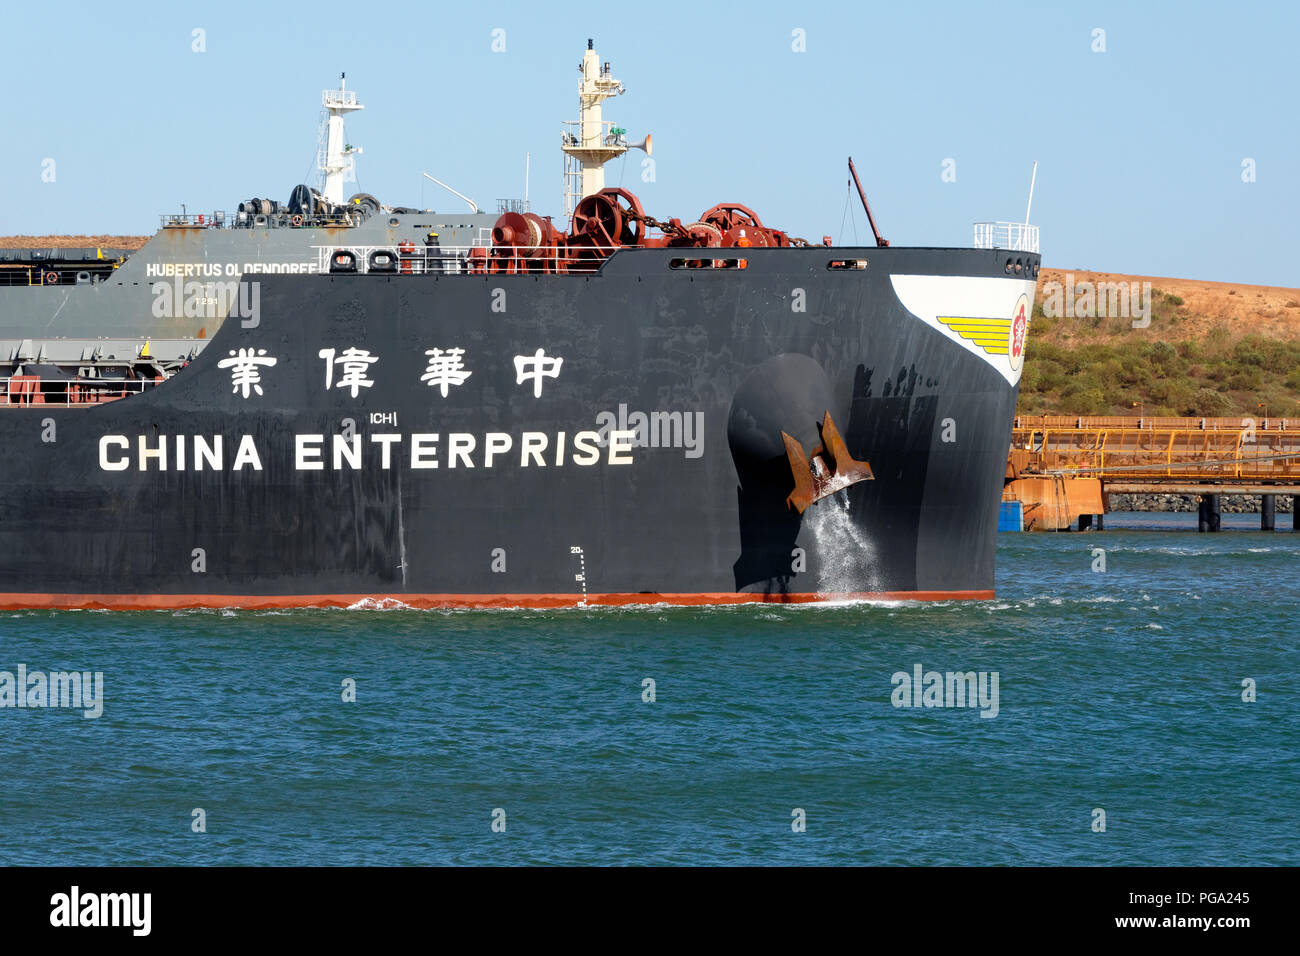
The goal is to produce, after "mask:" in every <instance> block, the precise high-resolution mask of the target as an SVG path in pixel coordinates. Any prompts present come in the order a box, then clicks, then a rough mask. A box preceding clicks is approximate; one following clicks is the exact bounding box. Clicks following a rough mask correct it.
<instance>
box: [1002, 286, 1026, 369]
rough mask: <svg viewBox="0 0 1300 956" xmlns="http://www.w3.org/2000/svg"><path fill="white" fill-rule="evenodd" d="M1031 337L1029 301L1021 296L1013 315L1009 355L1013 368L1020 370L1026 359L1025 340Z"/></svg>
mask: <svg viewBox="0 0 1300 956" xmlns="http://www.w3.org/2000/svg"><path fill="white" fill-rule="evenodd" d="M1028 335H1029V299H1028V297H1027V296H1024V295H1021V297H1020V301H1018V302H1017V303H1016V308H1015V311H1013V312H1012V313H1011V336H1010V341H1009V342H1008V343H1007V345H1008V353H1009V355H1010V358H1011V367H1012V368H1013V369H1017V370H1018V369H1019V368H1020V363H1021V362H1022V361H1024V358H1025V338H1026V337H1027V336H1028Z"/></svg>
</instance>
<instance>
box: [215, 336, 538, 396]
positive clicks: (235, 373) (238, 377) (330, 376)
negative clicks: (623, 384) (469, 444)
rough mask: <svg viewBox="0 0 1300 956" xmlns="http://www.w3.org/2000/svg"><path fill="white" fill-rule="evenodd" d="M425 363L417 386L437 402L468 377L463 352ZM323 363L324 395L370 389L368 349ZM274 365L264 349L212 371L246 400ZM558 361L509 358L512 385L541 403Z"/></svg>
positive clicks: (430, 354)
mask: <svg viewBox="0 0 1300 956" xmlns="http://www.w3.org/2000/svg"><path fill="white" fill-rule="evenodd" d="M424 354H425V356H426V357H427V359H428V362H427V364H426V366H425V369H424V374H423V375H421V376H420V381H421V382H424V384H426V385H428V386H429V387H430V388H436V389H437V390H438V391H439V392H440V393H441V395H442V397H443V398H446V397H448V396H449V395H450V394H451V389H453V388H456V387H459V386H461V385H464V384H465V381H466V379H468V378H469V377H470V376H471V375H473V374H474V373H473V372H472V371H471V370H470V369H469V368H467V367H466V366H465V350H464V349H463V348H459V347H456V348H448V349H443V348H432V349H426V350H425V352H424ZM316 355H317V357H318V358H320V359H322V360H323V361H324V363H325V390H326V391H329V390H330V389H331V388H341V389H344V390H345V391H348V392H350V393H351V395H352V397H353V398H357V397H359V396H360V394H361V389H363V388H373V387H374V384H375V382H374V379H372V378H371V377H370V371H371V368H372V366H374V364H375V363H376V362H378V361H379V356H378V355H374V354H372V353H371V352H370V350H369V349H359V348H356V347H355V346H350V347H348V348H346V349H343V350H342V351H338V350H336V349H332V348H327V349H321V350H320V351H318V352H317V353H316ZM278 361H279V360H278V359H276V358H275V357H274V356H271V355H268V354H267V350H266V349H252V348H242V349H238V350H235V349H232V350H231V351H230V358H224V359H222V360H221V361H220V362H218V363H217V368H222V369H226V368H228V369H230V376H231V392H232V393H234V394H237V395H241V396H242V397H243V398H245V399H247V398H249V397H251V395H252V394H253V393H254V392H256V393H257V394H258V395H261V394H263V392H262V384H261V383H262V374H261V373H262V370H263V369H269V368H272V367H274V366H275V365H276V363H277V362H278ZM563 364H564V359H563V358H562V357H561V356H558V355H547V354H546V350H545V349H542V348H539V349H538V350H537V351H536V352H534V353H533V354H532V355H516V356H515V357H514V368H515V384H516V385H525V384H528V383H531V384H532V392H533V398H541V397H542V389H543V384H544V380H545V379H548V378H552V379H556V378H559V377H560V368H561V366H563Z"/></svg>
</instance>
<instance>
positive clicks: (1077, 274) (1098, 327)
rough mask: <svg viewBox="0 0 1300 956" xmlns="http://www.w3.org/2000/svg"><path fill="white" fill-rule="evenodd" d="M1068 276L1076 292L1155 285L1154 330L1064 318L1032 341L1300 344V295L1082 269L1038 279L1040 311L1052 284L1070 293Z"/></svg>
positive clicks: (1040, 327) (1039, 328)
mask: <svg viewBox="0 0 1300 956" xmlns="http://www.w3.org/2000/svg"><path fill="white" fill-rule="evenodd" d="M1067 273H1069V274H1070V275H1072V276H1073V277H1074V283H1075V286H1076V288H1077V287H1078V285H1079V284H1080V283H1082V282H1091V283H1093V284H1094V285H1095V284H1096V283H1101V282H1123V283H1134V282H1136V283H1139V285H1140V284H1141V283H1144V282H1149V283H1151V290H1152V296H1151V298H1152V303H1153V308H1152V312H1153V315H1152V323H1151V325H1150V326H1149V327H1148V328H1144V329H1135V328H1133V325H1132V321H1131V318H1130V319H1128V320H1125V319H1124V318H1123V317H1119V318H1118V320H1117V319H1111V318H1103V319H1102V320H1101V321H1100V322H1095V321H1093V320H1092V319H1090V318H1087V317H1084V318H1072V317H1069V316H1063V317H1060V318H1058V319H1057V320H1056V321H1052V320H1051V319H1050V318H1049V319H1048V321H1046V322H1043V321H1038V320H1037V319H1036V320H1035V323H1034V325H1033V327H1032V328H1031V329H1030V336H1031V338H1033V339H1040V340H1045V341H1051V342H1065V341H1070V340H1075V341H1102V340H1104V341H1109V342H1114V341H1115V339H1116V337H1117V336H1119V337H1126V336H1133V337H1134V338H1135V339H1137V340H1143V339H1148V338H1151V337H1153V336H1157V335H1159V336H1163V337H1165V338H1169V337H1171V336H1172V337H1174V338H1178V339H1185V338H1187V339H1196V340H1201V339H1204V338H1206V337H1208V336H1211V335H1214V336H1216V337H1217V336H1222V335H1227V336H1228V338H1229V339H1234V340H1235V339H1237V338H1240V337H1241V336H1244V335H1260V336H1266V337H1269V338H1278V339H1286V340H1295V339H1300V289H1289V288H1285V287H1281V286H1267V285H1237V284H1234V283H1228V282H1204V281H1202V280H1200V279H1173V278H1165V277H1161V276H1138V275H1121V274H1119V273H1112V272H1087V271H1084V270H1079V269H1069V270H1067V269H1043V270H1042V271H1041V272H1040V273H1039V275H1038V298H1037V300H1036V302H1037V304H1038V306H1039V309H1041V307H1042V304H1043V301H1044V297H1045V296H1046V295H1047V292H1048V290H1049V283H1053V282H1055V283H1059V284H1060V285H1061V286H1062V287H1063V288H1064V287H1065V285H1066V276H1067ZM1076 299H1077V293H1076ZM1035 311H1036V312H1038V311H1039V310H1037V309H1036V310H1035Z"/></svg>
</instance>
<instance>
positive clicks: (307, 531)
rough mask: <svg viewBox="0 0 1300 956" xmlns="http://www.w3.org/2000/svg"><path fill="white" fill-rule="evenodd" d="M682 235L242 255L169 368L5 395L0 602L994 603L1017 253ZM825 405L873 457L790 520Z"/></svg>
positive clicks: (1027, 262)
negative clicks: (123, 393)
mask: <svg viewBox="0 0 1300 956" xmlns="http://www.w3.org/2000/svg"><path fill="white" fill-rule="evenodd" d="M708 252H709V254H715V253H719V254H720V253H724V252H725V254H727V255H729V256H734V255H735V254H737V253H740V252H743V253H745V256H746V257H745V259H744V260H736V259H729V260H718V261H719V262H723V263H725V264H726V265H725V267H723V268H704V269H699V268H680V267H679V268H674V267H673V266H674V265H677V266H683V265H692V264H694V263H683V262H682V260H681V259H680V258H675V257H680V256H681V254H682V253H681V252H680V251H676V250H671V249H645V250H625V251H622V252H619V253H617V254H615V255H613V256H612V257H610V258H609V259H608V260H607V261H606V262H604V263H603V265H602V266H601V269H600V271H599V272H598V273H597V274H594V275H590V276H574V275H561V276H554V275H541V276H534V275H468V274H464V275H442V276H426V275H418V276H406V275H385V276H380V275H357V276H347V275H344V276H310V277H295V276H249V277H246V279H245V281H257V282H259V283H260V289H259V292H260V295H259V301H260V310H259V314H258V315H256V316H253V317H245V318H243V319H242V320H241V319H238V318H231V319H229V320H227V321H226V322H225V323H224V324H223V325H222V327H221V328H220V330H219V331H218V333H217V334H216V336H215V337H214V338H213V340H212V341H211V342H210V343H209V344H208V345H207V347H206V348H204V349H203V351H202V352H201V353H200V354H199V355H198V356H197V358H196V359H195V360H194V361H193V362H192V363H191V364H190V365H189V366H188V367H186V368H184V369H183V370H182V371H181V372H179V373H178V374H176V375H175V376H174V377H173V378H172V379H170V380H168V381H166V382H165V383H163V384H161V385H159V386H157V387H155V388H152V389H149V390H147V391H146V392H144V393H143V394H140V395H137V396H133V397H130V398H127V399H123V400H119V401H115V402H110V403H104V404H88V405H51V404H46V405H39V404H25V405H22V406H20V407H18V406H10V407H6V408H4V409H0V435H2V436H3V448H4V450H5V454H4V455H3V458H0V514H3V522H2V523H0V606H4V607H9V608H18V607H110V608H132V607H190V606H244V607H282V606H307V605H350V604H354V603H356V602H359V601H365V600H374V601H388V600H391V601H396V602H401V603H404V604H409V605H412V606H515V605H521V606H543V607H545V606H559V605H572V604H580V603H584V602H585V603H591V604H600V603H614V604H617V603H641V602H644V603H652V602H660V601H665V602H671V603H706V602H716V603H729V602H738V601H809V600H819V599H837V598H917V599H948V598H975V599H979V598H990V597H992V596H993V583H994V551H995V541H996V527H997V510H998V502H999V500H1000V497H1001V488H1002V484H1003V477H1004V469H1005V463H1006V454H1007V447H1008V443H1009V440H1010V431H1011V423H1012V417H1013V414H1014V406H1015V401H1016V381H1018V377H1019V356H1020V355H1021V354H1022V350H1023V341H1024V332H1025V322H1026V317H1025V315H1024V311H1023V307H1024V304H1025V301H1026V294H1027V297H1028V301H1029V302H1032V297H1033V285H1034V283H1033V281H1032V280H1031V279H1028V278H1026V277H1025V273H1028V274H1029V275H1033V274H1035V273H1036V270H1037V265H1038V257H1037V256H1033V255H1024V254H1012V258H1014V259H1019V260H1022V262H1023V269H1024V270H1025V271H1024V272H1022V273H1020V274H1017V273H1015V272H1012V271H1011V267H1010V265H1009V258H1008V253H1006V252H1005V251H987V250H940V249H876V248H871V249H857V250H855V249H828V248H811V249H753V250H749V249H746V250H737V249H728V250H709V251H708ZM832 261H834V262H837V263H841V264H849V265H850V266H856V265H858V263H862V266H861V267H858V268H828V266H829V264H830V263H831V262H832ZM742 263H743V268H741V267H740V266H741V264H742ZM1017 310H1019V313H1018V314H1019V324H1018V325H1017V324H1016V317H1017ZM930 313H932V314H930ZM963 323H965V324H963ZM981 323H983V324H982V325H981ZM972 329H973V330H974V331H972ZM981 330H983V331H981ZM990 330H992V331H990ZM1008 331H1009V332H1010V335H1009V336H1008V334H1007V333H1008ZM998 334H1001V335H1002V336H1003V339H1002V341H1003V343H1004V345H1003V346H1002V347H999V345H998V343H997V340H996V337H997V335H998ZM539 350H540V354H539ZM556 359H559V360H561V361H559V362H556ZM241 375H242V378H241ZM827 413H829V414H830V416H831V417H832V418H833V420H834V422H835V423H836V425H837V426H838V428H839V431H840V432H841V433H842V435H843V437H844V441H845V443H846V445H847V448H848V450H849V452H850V454H851V455H852V456H853V458H855V459H858V460H860V461H864V462H866V463H867V464H869V465H870V467H871V469H872V471H873V472H874V478H873V479H872V480H866V481H860V482H858V483H856V484H852V485H851V486H849V487H847V488H845V489H844V490H842V491H840V492H838V493H837V494H835V495H832V496H830V497H827V498H825V499H823V500H821V501H819V502H818V503H816V504H814V505H812V506H811V507H809V508H808V509H807V510H806V511H805V512H804V513H803V514H802V515H800V514H799V513H797V511H795V510H794V509H792V508H791V507H790V506H789V505H788V504H787V502H786V498H787V496H788V495H789V494H790V492H791V489H792V488H793V486H794V480H793V478H792V473H791V464H790V461H789V459H788V457H787V455H786V449H785V447H783V445H782V437H781V432H783V431H784V432H785V433H787V434H788V435H790V436H792V437H793V438H794V439H796V440H797V441H798V442H799V443H800V444H801V446H802V447H803V448H804V449H808V450H811V449H813V448H814V447H815V446H817V444H818V442H819V440H820V438H821V436H820V435H819V432H818V426H819V425H820V424H821V423H822V421H823V418H824V416H825V414H827Z"/></svg>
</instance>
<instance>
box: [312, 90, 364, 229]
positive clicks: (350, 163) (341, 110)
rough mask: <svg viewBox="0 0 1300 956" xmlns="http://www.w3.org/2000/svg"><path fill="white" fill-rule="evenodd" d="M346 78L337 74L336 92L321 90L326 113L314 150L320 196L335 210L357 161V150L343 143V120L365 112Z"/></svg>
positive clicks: (351, 176)
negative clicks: (360, 111) (319, 137)
mask: <svg viewBox="0 0 1300 956" xmlns="http://www.w3.org/2000/svg"><path fill="white" fill-rule="evenodd" d="M346 81H347V74H346V73H341V74H339V88H338V89H337V90H324V91H323V92H322V93H321V105H322V106H324V107H325V110H326V111H327V112H328V113H329V118H328V119H327V120H326V121H325V127H324V129H323V130H322V136H321V139H322V140H323V142H322V143H321V144H320V145H319V146H318V148H317V150H316V168H317V169H318V170H319V171H320V181H321V195H322V196H324V197H325V199H326V201H328V202H332V203H334V204H335V205H336V206H340V205H342V204H343V183H344V182H345V181H346V180H347V179H349V178H351V179H352V180H353V181H355V180H356V174H355V172H354V170H355V169H356V165H355V164H356V161H355V159H354V158H353V157H355V156H356V154H357V153H360V152H361V148H360V147H359V146H350V145H348V144H347V143H346V142H344V140H343V116H344V114H346V113H351V112H352V111H353V110H363V109H365V107H364V106H362V105H361V104H360V103H358V102H357V94H356V93H355V92H353V91H350V90H348V89H347V82H346Z"/></svg>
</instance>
